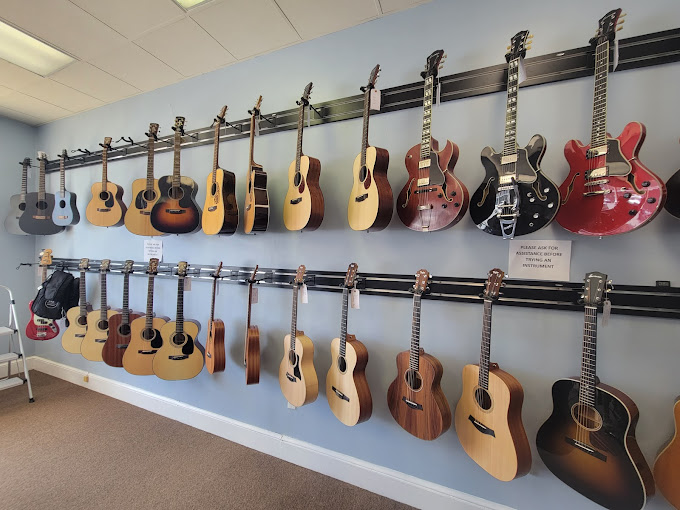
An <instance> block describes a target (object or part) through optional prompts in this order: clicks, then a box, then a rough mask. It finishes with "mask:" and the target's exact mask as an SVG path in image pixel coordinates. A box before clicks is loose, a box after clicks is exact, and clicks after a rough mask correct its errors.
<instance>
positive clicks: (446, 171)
mask: <svg viewBox="0 0 680 510" xmlns="http://www.w3.org/2000/svg"><path fill="white" fill-rule="evenodd" d="M443 59H444V50H437V51H435V52H433V53H432V54H431V55H430V56H429V57H427V63H426V64H425V71H424V72H423V73H421V76H422V77H423V79H424V80H425V85H424V96H423V128H422V134H421V143H420V144H418V145H414V146H413V147H411V149H409V151H408V152H407V153H406V171H407V172H408V180H407V182H406V185H405V186H404V187H403V188H402V190H401V192H400V193H399V196H398V197H397V214H398V216H399V219H400V220H401V222H402V223H403V224H404V225H406V226H407V227H408V228H410V229H411V230H416V231H418V232H433V231H435V230H440V229H442V228H446V227H450V226H453V225H455V224H456V223H458V222H459V221H460V220H461V219H462V218H463V216H465V213H466V211H467V208H468V202H469V195H468V190H467V188H466V187H465V185H464V184H463V183H462V182H460V181H459V180H458V179H457V178H456V177H455V176H454V175H453V168H454V166H456V162H457V161H458V155H459V150H458V146H457V145H456V144H455V143H452V142H451V141H450V140H447V141H446V145H445V146H444V148H443V149H442V150H439V142H438V141H437V140H435V139H434V138H432V133H431V125H432V102H433V98H434V82H435V79H436V78H437V75H438V73H439V69H440V68H441V63H442V61H443Z"/></svg>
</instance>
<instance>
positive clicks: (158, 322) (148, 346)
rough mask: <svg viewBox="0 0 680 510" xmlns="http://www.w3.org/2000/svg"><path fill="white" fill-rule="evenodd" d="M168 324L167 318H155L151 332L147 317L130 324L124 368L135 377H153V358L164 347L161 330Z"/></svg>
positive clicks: (124, 355) (124, 354)
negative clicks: (148, 329) (147, 327)
mask: <svg viewBox="0 0 680 510" xmlns="http://www.w3.org/2000/svg"><path fill="white" fill-rule="evenodd" d="M167 322H168V320H167V318H165V317H154V318H153V321H152V323H151V330H150V331H149V332H148V333H147V332H146V317H144V316H142V317H140V318H138V319H135V320H133V321H132V322H131V323H130V343H129V344H128V346H127V348H126V349H125V351H124V352H123V368H124V369H125V370H126V371H127V372H129V373H131V374H134V375H153V358H154V356H155V355H156V353H157V352H158V349H159V348H160V347H161V346H162V345H163V337H162V336H161V329H163V326H165V324H166V323H167Z"/></svg>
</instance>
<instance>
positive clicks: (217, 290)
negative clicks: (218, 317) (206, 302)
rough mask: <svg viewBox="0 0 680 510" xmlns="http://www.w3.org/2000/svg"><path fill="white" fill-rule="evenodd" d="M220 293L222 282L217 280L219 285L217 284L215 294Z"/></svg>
mask: <svg viewBox="0 0 680 510" xmlns="http://www.w3.org/2000/svg"><path fill="white" fill-rule="evenodd" d="M219 295H220V282H217V285H215V296H219Z"/></svg>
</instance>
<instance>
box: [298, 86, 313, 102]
mask: <svg viewBox="0 0 680 510" xmlns="http://www.w3.org/2000/svg"><path fill="white" fill-rule="evenodd" d="M313 86H314V85H312V82H311V81H310V82H309V83H308V84H307V86H306V87H305V90H304V91H303V92H302V97H301V98H300V101H302V102H303V103H304V104H307V103H309V96H310V95H311V93H312V87H313Z"/></svg>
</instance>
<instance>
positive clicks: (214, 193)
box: [210, 183, 217, 196]
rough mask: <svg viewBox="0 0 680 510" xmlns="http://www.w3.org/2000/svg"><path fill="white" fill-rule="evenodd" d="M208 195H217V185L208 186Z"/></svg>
mask: <svg viewBox="0 0 680 510" xmlns="http://www.w3.org/2000/svg"><path fill="white" fill-rule="evenodd" d="M210 194H211V195H213V196H214V195H216V194H217V183H215V184H213V185H212V186H210Z"/></svg>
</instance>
